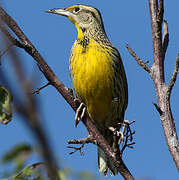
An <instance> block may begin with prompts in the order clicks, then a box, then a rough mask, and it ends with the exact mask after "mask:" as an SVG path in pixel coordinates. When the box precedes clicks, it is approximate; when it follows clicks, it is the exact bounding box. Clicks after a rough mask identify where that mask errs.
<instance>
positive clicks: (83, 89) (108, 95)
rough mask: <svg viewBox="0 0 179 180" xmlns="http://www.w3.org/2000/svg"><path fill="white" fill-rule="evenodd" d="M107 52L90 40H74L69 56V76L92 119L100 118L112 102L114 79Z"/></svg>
mask: <svg viewBox="0 0 179 180" xmlns="http://www.w3.org/2000/svg"><path fill="white" fill-rule="evenodd" d="M112 63H113V61H112V57H111V56H110V49H108V48H105V47H102V46H101V45H100V44H99V43H97V42H95V41H93V40H90V41H89V42H88V44H85V46H83V43H80V42H79V41H76V42H75V44H74V46H73V48H72V50H71V56H70V73H71V78H72V81H73V86H74V89H75V93H76V95H77V97H78V98H80V99H81V100H82V101H83V102H84V103H85V104H86V106H87V108H88V111H89V113H90V114H91V116H92V118H93V119H94V120H95V119H103V118H104V117H103V116H106V114H107V113H108V111H109V109H110V105H111V102H112V87H111V82H112V79H113V75H114V72H113V68H112Z"/></svg>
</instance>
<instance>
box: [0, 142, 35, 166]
mask: <svg viewBox="0 0 179 180" xmlns="http://www.w3.org/2000/svg"><path fill="white" fill-rule="evenodd" d="M31 152H32V147H31V146H30V145H28V144H25V143H22V144H20V145H17V146H15V147H13V148H12V150H10V151H9V152H7V153H6V154H5V155H4V156H3V158H2V163H4V164H5V163H8V162H11V161H16V162H17V161H19V160H23V161H24V160H26V159H27V158H26V157H27V155H29V154H30V153H31Z"/></svg>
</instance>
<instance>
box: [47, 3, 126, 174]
mask: <svg viewBox="0 0 179 180" xmlns="http://www.w3.org/2000/svg"><path fill="white" fill-rule="evenodd" d="M47 12H49V13H54V14H59V15H62V16H66V17H67V18H68V19H70V20H71V22H72V23H73V24H74V25H75V26H76V28H77V31H78V35H77V39H76V41H75V42H74V44H73V46H72V49H71V53H70V58H69V71H70V76H71V79H72V83H73V88H74V91H75V95H76V97H77V99H79V100H80V102H82V103H83V104H84V105H85V107H86V109H87V111H88V113H89V115H90V117H91V119H92V121H93V122H94V124H95V125H96V127H97V128H98V130H99V131H100V133H101V134H102V135H103V136H104V138H105V139H106V141H107V142H108V143H109V145H110V146H111V147H114V144H115V142H114V141H115V140H114V132H113V130H114V129H117V128H120V127H121V123H123V122H124V114H125V111H126V108H127V105H128V84H127V78H126V73H125V70H124V66H123V62H122V59H121V56H120V53H119V52H118V50H117V49H116V48H115V47H114V46H113V45H112V44H111V42H110V41H109V39H108V37H107V34H106V32H105V29H104V24H103V20H102V16H101V13H100V11H99V10H98V9H97V8H95V7H93V6H89V5H83V4H77V5H73V6H70V7H66V8H55V9H50V10H47ZM112 129H113V130H112ZM98 168H99V172H100V173H103V174H104V175H105V176H106V175H107V173H108V171H109V172H110V173H111V175H116V174H118V170H117V169H116V168H115V166H114V164H113V163H112V162H111V161H110V160H109V158H108V157H107V156H106V155H105V153H104V151H103V150H102V149H101V148H100V147H98Z"/></svg>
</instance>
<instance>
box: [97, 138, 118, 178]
mask: <svg viewBox="0 0 179 180" xmlns="http://www.w3.org/2000/svg"><path fill="white" fill-rule="evenodd" d="M108 138H109V137H108ZM107 141H108V142H113V141H109V140H108V139H107ZM109 145H111V143H109ZM98 169H99V172H100V173H103V174H104V176H106V175H107V172H108V170H109V171H110V174H111V176H115V175H116V174H118V170H117V169H116V168H115V166H114V164H113V162H112V161H111V160H110V159H109V158H108V157H107V156H106V154H105V153H104V151H103V150H102V149H101V148H100V147H98Z"/></svg>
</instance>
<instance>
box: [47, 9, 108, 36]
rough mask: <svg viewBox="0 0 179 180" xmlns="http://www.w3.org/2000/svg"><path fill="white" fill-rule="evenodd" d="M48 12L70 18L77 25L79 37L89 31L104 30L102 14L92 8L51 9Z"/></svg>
mask: <svg viewBox="0 0 179 180" xmlns="http://www.w3.org/2000/svg"><path fill="white" fill-rule="evenodd" d="M46 12H48V13H54V14H59V15H62V16H66V17H68V18H69V19H70V20H71V21H72V22H73V24H75V26H76V28H77V30H78V37H79V36H83V35H84V33H86V32H89V31H90V32H91V33H95V31H98V30H99V29H102V30H104V26H103V22H102V18H101V14H100V12H99V11H98V10H97V9H96V8H94V7H92V6H87V5H74V6H70V7H67V8H62V9H51V10H47V11H46Z"/></svg>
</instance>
